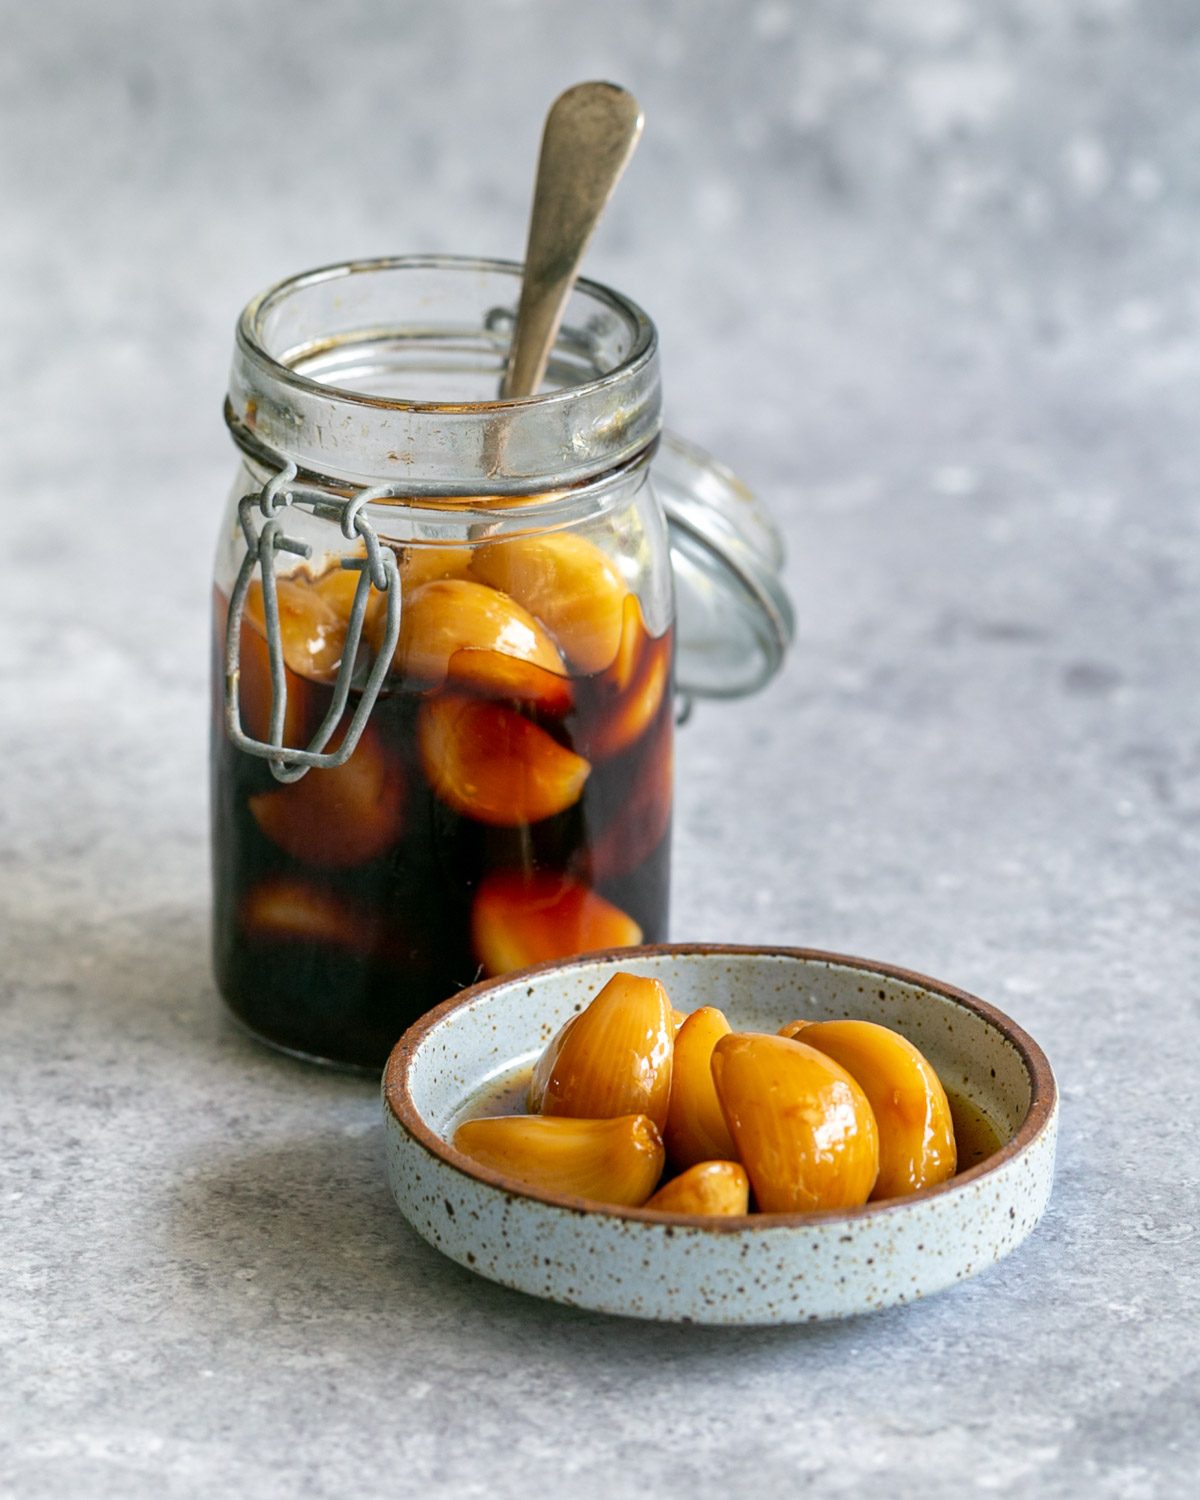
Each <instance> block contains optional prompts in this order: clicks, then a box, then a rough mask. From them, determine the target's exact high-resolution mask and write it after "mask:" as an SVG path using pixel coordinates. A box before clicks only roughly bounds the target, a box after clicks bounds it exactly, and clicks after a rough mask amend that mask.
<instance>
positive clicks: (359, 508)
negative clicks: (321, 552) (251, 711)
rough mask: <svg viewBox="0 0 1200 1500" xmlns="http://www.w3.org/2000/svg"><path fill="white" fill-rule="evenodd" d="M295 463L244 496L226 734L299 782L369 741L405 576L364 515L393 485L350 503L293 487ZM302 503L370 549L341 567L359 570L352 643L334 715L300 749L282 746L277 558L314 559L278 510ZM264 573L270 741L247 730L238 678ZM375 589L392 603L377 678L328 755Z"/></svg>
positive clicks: (375, 665) (228, 636)
mask: <svg viewBox="0 0 1200 1500" xmlns="http://www.w3.org/2000/svg"><path fill="white" fill-rule="evenodd" d="M296 473H297V470H296V465H295V464H294V463H288V464H287V465H286V467H284V468H283V469H282V470H281V471H280V472H279V473H278V474H276V475H274V476H273V477H272V478H271V479H269V480H268V481H267V483H266V484H264V485H263V487H262V489H261V490H259V491H257V492H251V493H250V494H247V495H243V496H242V498H241V499H240V500H239V501H238V523H239V524H240V526H241V528H242V533H243V535H244V536H245V538H246V556H245V558H244V559H243V560H242V565H241V568H240V569H239V570H238V576H237V581H236V582H235V584H234V586H233V593H232V594H231V595H230V597H229V615H228V620H227V624H226V631H225V729H226V733H227V734H228V735H229V738H230V740H231V741H232V742H233V744H234V745H236V746H237V748H238V749H239V750H244V751H245V752H246V754H247V755H256V756H258V757H259V759H261V760H267V761H270V763H271V774H272V775H273V776H274V777H275V779H276V780H277V781H283V782H290V781H299V780H300V778H301V777H302V776H304V775H306V774H307V772H308V771H309V770H311V769H312V768H314V767H316V768H317V769H318V770H327V769H329V768H330V767H332V766H340V765H344V764H345V762H346V761H347V760H349V759H350V757H351V755H353V754H354V750H355V747H356V746H357V744H358V742H359V739H360V738H361V736H362V732H363V729H364V727H365V725H366V722H367V718H368V716H369V715H370V712H371V710H372V708H374V706H375V700H376V699H377V698H378V696H379V689H380V687H381V686H382V684H383V679H384V677H385V676H386V675H387V670H388V667H389V665H390V664H391V660H392V653H393V652H394V651H395V649H396V642H397V641H398V640H399V638H400V602H401V599H400V596H401V590H400V575H399V571H398V569H397V566H396V556H395V553H394V552H392V550H391V549H390V548H388V547H381V546H380V544H379V538H378V537H377V536H376V535H375V528H374V527H373V526H372V525H371V523H370V521H369V520H368V519H367V517H366V515H365V514H364V507H365V506H366V505H368V504H369V503H370V502H371V501H372V500H377V499H382V498H384V497H386V496H389V495H391V494H393V493H394V491H393V490H392V489H391V488H390V487H382V486H381V487H380V489H378V490H363V491H361V492H360V493H359V494H357V495H355V496H354V498H353V499H349V500H343V499H339V498H336V497H331V496H329V495H327V494H324V493H323V492H322V491H319V490H313V489H308V488H306V487H303V486H298V485H293V483H292V481H293V480H294V479H295V478H296ZM291 505H299V506H303V507H304V508H306V509H309V510H311V511H312V513H313V515H315V516H319V517H321V518H322V519H324V520H332V521H337V522H338V524H339V525H340V526H341V529H342V535H343V536H344V537H345V538H346V540H347V541H354V540H355V538H356V537H357V538H361V540H362V542H363V545H364V547H365V548H366V556H365V557H343V558H342V559H341V566H342V567H343V568H346V569H354V570H356V571H357V572H358V574H359V579H358V584H357V586H356V588H355V590H354V602H353V604H352V605H351V607H350V619H349V623H348V624H347V626H346V642H345V646H344V649H343V651H342V660H341V663H340V665H339V667H338V673H337V677H336V678H335V679H334V684H333V701H332V703H331V704H330V705H329V711H328V713H327V714H326V715H325V717H324V719H322V721H321V724H320V726H319V727H318V729H317V731H316V733H315V734H314V735H313V737H312V740H311V741H310V742H309V744H308V745H307V746H306V747H304V748H301V747H299V746H291V745H285V744H284V743H283V727H284V718H285V714H286V711H287V674H286V671H285V670H284V659H283V636H282V634H281V632H280V628H279V599H278V595H277V592H276V588H275V554H276V552H290V553H292V554H293V555H295V556H296V557H311V556H312V547H311V546H310V545H309V543H308V542H305V541H302V540H300V539H298V538H296V537H290V536H287V535H286V534H285V533H284V530H283V523H282V521H281V520H280V519H279V512H280V511H281V510H285V509H286V508H287V507H288V506H291ZM256 510H257V511H258V512H259V513H260V514H261V516H262V517H263V525H262V528H261V530H256V529H255V525H254V520H253V512H254V511H256ZM256 568H257V569H258V570H259V571H260V572H261V574H262V593H263V618H264V621H265V625H266V632H267V651H268V655H269V659H270V664H271V715H270V721H269V728H268V733H269V735H270V738H269V740H256V739H254V738H252V737H251V736H250V735H248V734H247V733H246V731H245V730H244V729H243V728H242V716H241V707H240V704H239V701H238V700H239V680H240V677H241V667H240V662H241V645H242V623H243V619H244V615H245V607H246V595H247V593H248V591H249V588H250V584H251V581H252V579H253V577H254V573H255V569H256ZM372 585H374V586H375V588H376V589H378V590H379V592H380V593H382V594H384V595H385V597H386V599H387V617H386V621H385V623H384V631H383V640H382V642H381V644H380V647H379V650H378V651H377V652H376V653H375V659H374V661H373V662H372V664H371V670H370V673H369V674H368V676H367V680H366V682H365V683H364V684H363V687H362V692H361V695H360V697H359V702H358V705H357V707H356V708H355V710H354V713H353V715H352V717H351V719H350V722H349V724H348V725H347V726H346V732H345V734H344V735H343V736H342V738H341V740H340V741H339V743H338V746H337V749H336V750H330V751H326V750H325V746H326V745H327V744H328V743H329V741H330V739H331V738H332V736H333V734H334V732H335V730H336V729H337V727H338V725H339V724H340V723H341V722H342V715H343V714H344V713H345V710H346V703H347V700H348V699H349V697H350V687H351V682H352V679H353V676H354V669H355V663H356V661H357V659H358V648H359V644H360V642H361V639H362V627H363V620H364V618H365V616H366V610H367V598H368V595H369V594H370V592H371V586H372Z"/></svg>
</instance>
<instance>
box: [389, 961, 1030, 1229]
mask: <svg viewBox="0 0 1200 1500" xmlns="http://www.w3.org/2000/svg"><path fill="white" fill-rule="evenodd" d="M692 954H694V955H697V956H701V957H720V956H721V955H728V956H731V957H735V958H742V957H747V956H754V957H758V958H790V959H799V960H801V961H803V962H806V963H820V964H825V965H826V966H827V967H836V968H841V969H853V970H857V971H858V972H859V973H865V974H872V975H878V976H879V977H880V978H882V979H894V980H898V981H899V982H900V983H902V984H910V985H915V986H917V987H918V988H920V989H924V990H929V991H930V992H931V993H933V994H936V995H941V996H942V997H943V998H945V999H947V1000H953V1001H954V1002H955V1003H956V1004H958V1005H961V1006H962V1007H963V1008H964V1009H965V1010H969V1011H973V1012H974V1013H975V1014H976V1015H977V1016H980V1017H981V1018H982V1019H983V1020H985V1021H987V1022H988V1023H989V1024H990V1025H992V1026H994V1027H995V1028H996V1029H997V1030H998V1031H999V1032H1000V1033H1001V1035H1003V1036H1004V1038H1005V1039H1006V1040H1007V1041H1009V1042H1011V1043H1012V1045H1013V1046H1014V1047H1015V1048H1016V1049H1017V1052H1018V1053H1019V1054H1020V1057H1021V1061H1022V1062H1023V1063H1024V1064H1025V1068H1026V1071H1027V1072H1028V1074H1029V1079H1030V1085H1031V1088H1030V1099H1029V1110H1028V1113H1027V1114H1026V1116H1025V1118H1024V1120H1023V1121H1022V1122H1021V1125H1020V1128H1019V1129H1018V1130H1017V1132H1016V1134H1015V1135H1014V1136H1013V1138H1012V1139H1011V1140H1010V1141H1008V1142H1007V1143H1006V1144H1005V1145H1004V1146H1002V1147H1001V1148H1000V1150H999V1151H996V1152H993V1154H992V1155H991V1156H989V1157H986V1158H985V1159H984V1160H983V1161H981V1162H979V1163H978V1164H977V1165H976V1166H973V1167H968V1168H967V1170H966V1171H965V1172H961V1173H958V1174H956V1175H955V1176H954V1177H951V1178H949V1179H948V1180H947V1181H946V1182H943V1183H939V1184H938V1185H937V1186H936V1187H931V1188H922V1189H921V1190H920V1191H919V1192H916V1193H909V1194H907V1195H906V1196H905V1197H903V1198H887V1199H884V1200H882V1201H881V1202H879V1203H865V1204H863V1206H862V1207H861V1208H851V1209H824V1210H821V1211H819V1212H816V1213H809V1214H762V1213H758V1214H736V1215H735V1214H729V1215H709V1214H673V1213H664V1212H663V1211H662V1210H659V1209H646V1208H623V1207H620V1206H618V1205H615V1204H611V1203H601V1202H598V1201H596V1200H594V1199H590V1198H573V1197H570V1196H568V1195H567V1194H565V1193H564V1194H560V1193H547V1192H541V1191H539V1190H538V1189H537V1188H534V1187H532V1186H531V1185H530V1184H529V1183H526V1182H521V1181H520V1180H519V1179H517V1178H515V1177H506V1176H505V1175H504V1174H503V1173H502V1172H493V1171H492V1170H491V1168H490V1167H485V1166H482V1165H481V1164H480V1163H478V1162H476V1161H474V1160H472V1158H471V1157H469V1156H465V1155H464V1154H463V1153H462V1152H461V1151H456V1150H455V1149H454V1147H453V1146H452V1145H450V1144H449V1142H448V1141H445V1140H443V1139H442V1137H441V1136H439V1135H438V1134H437V1133H436V1132H435V1131H433V1130H431V1129H430V1128H429V1126H428V1125H427V1124H426V1123H425V1121H424V1119H423V1118H422V1117H421V1115H420V1113H419V1112H418V1110H417V1107H416V1105H415V1104H414V1102H413V1097H412V1092H411V1090H410V1089H409V1086H408V1073H409V1069H410V1067H411V1065H412V1061H413V1058H414V1057H415V1055H416V1052H417V1049H418V1048H419V1047H420V1045H421V1043H422V1042H423V1041H424V1039H425V1038H426V1036H427V1035H428V1034H429V1032H430V1031H432V1030H433V1028H434V1027H435V1026H437V1025H438V1024H439V1022H441V1021H443V1020H445V1018H446V1017H447V1016H448V1015H450V1014H452V1012H454V1011H456V1010H459V1009H460V1008H461V1007H463V1006H466V1005H469V1004H470V1003H471V1002H472V1001H474V1000H476V999H478V998H479V996H481V995H485V994H487V993H488V992H489V991H491V990H496V989H500V988H501V987H503V986H506V985H510V984H520V983H522V982H523V981H525V980H527V979H530V978H532V977H533V976H534V975H537V974H546V973H549V972H551V971H555V970H564V971H565V970H570V969H576V968H583V967H586V966H588V965H591V964H597V963H620V962H621V961H622V959H635V960H636V959H640V958H653V957H660V956H665V957H673V956H678V957H685V956H687V955H692ZM383 1098H384V1103H385V1105H386V1107H387V1108H388V1109H389V1110H390V1111H391V1113H392V1114H393V1116H394V1117H395V1119H396V1121H397V1123H398V1124H399V1125H400V1126H401V1127H402V1128H403V1129H404V1130H405V1131H406V1132H407V1134H408V1135H409V1136H411V1137H412V1139H413V1140H414V1141H416V1142H417V1143H418V1144H419V1145H420V1146H423V1147H424V1149H425V1150H426V1151H427V1152H428V1153H429V1154H430V1155H431V1156H434V1157H436V1158H437V1159H438V1160H439V1161H441V1162H443V1163H444V1164H445V1165H446V1166H448V1167H451V1168H453V1169H454V1170H455V1171H457V1172H461V1173H462V1174H463V1176H465V1177H472V1178H474V1179H475V1180H476V1181H477V1182H483V1183H486V1184H487V1185H488V1186H489V1187H494V1188H498V1189H499V1190H500V1191H501V1192H503V1193H506V1194H508V1195H509V1196H511V1197H513V1198H531V1199H533V1200H534V1201H535V1202H538V1203H546V1204H549V1205H550V1206H551V1207H553V1208H561V1209H565V1210H568V1211H570V1212H572V1213H585V1214H589V1215H595V1214H606V1215H608V1216H609V1217H611V1218H616V1219H635V1220H639V1221H640V1222H642V1223H645V1224H661V1225H663V1226H664V1227H665V1226H667V1225H670V1226H671V1227H672V1228H679V1227H682V1228H688V1229H702V1230H706V1231H709V1232H716V1233H720V1234H730V1233H736V1232H738V1231H740V1230H745V1229H753V1230H763V1229H789V1228H797V1227H799V1226H801V1225H804V1224H813V1223H819V1222H824V1221H825V1220H829V1219H836V1220H845V1219H863V1218H870V1217H873V1216H875V1215H877V1214H889V1213H894V1212H895V1211H896V1210H897V1209H902V1208H908V1207H910V1206H911V1205H912V1204H914V1203H921V1202H924V1201H926V1200H928V1199H931V1198H939V1197H942V1196H943V1195H944V1194H946V1193H950V1192H953V1191H954V1190H955V1189H956V1188H960V1187H965V1186H966V1185H967V1184H968V1183H972V1182H977V1181H978V1180H979V1179H980V1178H982V1177H987V1176H989V1175H990V1174H991V1173H992V1172H995V1171H997V1170H998V1169H999V1168H1000V1167H1002V1166H1004V1165H1006V1163H1008V1162H1010V1161H1012V1160H1013V1159H1014V1157H1017V1156H1019V1155H1020V1154H1021V1153H1022V1152H1023V1151H1024V1150H1025V1149H1026V1148H1027V1147H1028V1146H1030V1145H1032V1143H1033V1142H1034V1140H1036V1139H1037V1137H1038V1136H1039V1135H1040V1134H1041V1132H1042V1130H1043V1129H1044V1128H1045V1126H1046V1124H1047V1122H1048V1121H1049V1120H1050V1118H1051V1116H1052V1115H1053V1113H1054V1108H1055V1104H1056V1103H1057V1099H1058V1088H1057V1086H1056V1084H1055V1082H1054V1074H1053V1072H1052V1071H1051V1068H1050V1063H1049V1060H1048V1059H1047V1057H1046V1054H1045V1053H1044V1052H1043V1051H1042V1049H1041V1048H1040V1047H1039V1046H1038V1044H1037V1043H1036V1042H1035V1041H1034V1040H1033V1038H1032V1037H1031V1036H1030V1035H1029V1033H1028V1032H1027V1031H1025V1030H1023V1029H1022V1028H1021V1027H1020V1026H1018V1025H1017V1023H1016V1022H1015V1021H1013V1020H1012V1019H1010V1017H1008V1016H1006V1015H1005V1014H1004V1012H1003V1011H1001V1010H997V1008H996V1007H995V1006H994V1005H989V1004H988V1003H987V1001H986V1000H980V999H979V998H978V996H976V995H970V994H968V993H967V992H966V991H965V990H960V989H956V988H955V987H954V986H953V985H951V984H943V983H942V981H941V980H938V979H931V978H930V977H929V976H928V975H927V974H918V973H917V972H916V971H915V970H912V969H901V968H898V967H897V966H896V965H894V964H883V963H876V962H875V961H874V960H873V959H866V958H854V957H852V956H850V955H849V954H845V953H828V952H825V951H824V950H822V949H819V948H775V947H764V946H758V945H752V944H740V943H655V944H647V945H645V946H643V947H640V948H605V949H602V950H600V951H598V952H596V953H581V954H579V955H578V957H576V958H571V959H551V960H549V962H547V963H543V964H536V965H534V966H533V967H531V968H528V969H520V970H517V971H516V972H514V973H511V974H502V975H500V976H499V977H498V978H496V979H486V980H484V981H483V982H482V983H480V984H473V985H471V987H470V988H469V989H465V990H461V991H460V992H459V993H458V994H457V995H452V996H451V997H450V999H449V1000H443V1001H442V1003H441V1004H440V1005H438V1006H435V1007H434V1009H433V1010H431V1011H429V1012H427V1013H426V1014H425V1015H423V1016H422V1017H421V1019H420V1020H419V1021H415V1022H414V1023H413V1025H411V1026H410V1027H409V1028H408V1030H407V1031H406V1032H405V1033H404V1035H403V1036H402V1037H401V1038H400V1040H399V1041H398V1042H397V1043H396V1045H395V1047H394V1048H393V1049H392V1052H391V1055H390V1056H389V1058H388V1060H387V1064H386V1066H385V1068H384V1070H383Z"/></svg>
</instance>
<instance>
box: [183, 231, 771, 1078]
mask: <svg viewBox="0 0 1200 1500" xmlns="http://www.w3.org/2000/svg"><path fill="white" fill-rule="evenodd" d="M519 290H520V267H519V266H515V265H511V264H508V263H503V262H485V261H469V260H458V259H450V258H439V259H418V258H403V259H394V260H381V261H372V262H354V263H349V264H345V265H340V266H333V267H330V268H327V269H325V270H321V271H316V272H312V273H308V274H306V275H303V276H299V277H296V278H294V279H292V280H289V281H287V282H284V283H281V284H280V285H278V286H277V287H275V288H273V289H272V290H270V291H268V292H267V293H265V294H263V295H262V296H261V297H259V298H257V299H256V300H255V301H254V302H252V303H251V304H250V306H249V307H248V308H247V309H246V311H245V312H244V313H243V315H242V318H241V321H240V323H239V326H238V331H237V342H236V347H235V353H234V361H233V369H232V373H231V378H230V389H229V397H228V401H227V404H226V418H227V421H228V424H229V427H230V430H231V432H232V434H233V436H234V439H235V442H236V443H237V445H238V447H239V449H240V451H241V458H240V463H239V467H238V472H237V476H236V479H235V482H234V486H233V489H232V493H231V496H230V500H229V506H228V509H227V513H226V517H225V521H224V524H223V527H222V531H221V537H220V542H219V546H218V551H217V563H216V575H215V582H214V592H213V708H212V756H211V768H212V796H211V806H212V847H213V882H214V920H213V948H214V960H215V968H216V975H217V981H218V984H219V985H220V988H221V991H222V994H223V995H224V997H225V999H226V1001H227V1002H228V1004H229V1006H230V1007H231V1009H232V1010H233V1012H234V1013H235V1015H236V1016H237V1017H238V1018H239V1019H240V1020H241V1021H242V1022H243V1024H245V1025H246V1026H247V1027H248V1028H249V1029H250V1030H251V1031H253V1032H254V1033H255V1034H256V1035H258V1036H259V1037H261V1038H262V1039H264V1040H266V1041H268V1042H271V1043H273V1044H274V1045H276V1046H278V1047H282V1048H284V1049H286V1050H288V1051H291V1052H295V1053H299V1054H302V1055H305V1056H308V1057H313V1058H319V1059H322V1060H325V1061H329V1062H334V1063H340V1064H344V1065H351V1066H361V1067H368V1068H376V1067H379V1066H380V1065H382V1063H383V1062H384V1060H385V1059H386V1057H387V1055H388V1052H389V1051H390V1049H391V1047H392V1045H393V1043H394V1042H395V1040H396V1038H397V1037H398V1036H399V1034H400V1033H401V1032H402V1031H403V1030H404V1029H405V1028H406V1027H407V1026H408V1025H409V1024H410V1023H411V1022H412V1021H413V1020H415V1019H416V1018H417V1017H418V1016H419V1015H421V1014H422V1013H424V1012H425V1011H427V1010H429V1009H430V1008H431V1007H432V1006H433V1005H435V1004H437V1003H438V1002H439V1001H441V1000H444V999H446V998H447V997H448V996H450V995H452V994H453V993H455V992H456V991H457V990H458V989H460V988H462V987H463V986H465V985H467V984H469V983H471V982H472V981H473V980H475V979H477V978H478V977H480V976H481V975H482V974H499V973H504V972H507V971H508V970H511V969H514V968H519V967H523V966H525V965H526V964H531V963H536V962H538V961H540V960H543V959H549V958H557V957H562V956H566V955H568V954H572V953H576V952H582V951H588V950H591V949H597V948H609V947H614V946H621V945H625V944H632V943H638V942H657V941H661V940H663V939H665V937H666V935H667V911H668V894H669V880H670V823H671V796H672V766H673V729H674V722H675V713H676V704H675V691H674V684H675V668H676V637H677V634H678V623H679V622H681V623H682V624H683V625H684V626H685V627H689V626H690V634H691V639H692V641H693V650H692V653H691V658H690V659H691V664H692V671H691V674H690V675H691V680H687V678H686V676H685V681H684V686H685V688H687V689H689V690H691V691H697V692H705V693H709V694H729V693H733V692H741V691H746V690H748V689H749V688H750V687H753V686H756V685H757V684H758V682H760V681H762V680H765V677H766V676H769V675H770V673H771V672H772V671H773V670H774V669H775V666H776V665H777V663H778V660H779V659H780V658H781V656H782V654H783V650H784V648H785V647H786V644H787V640H788V639H789V638H790V631H791V622H790V614H789V613H788V609H787V602H786V599H785V598H784V597H783V596H782V593H781V591H780V590H779V588H778V583H777V572H778V566H779V553H778V540H777V537H776V536H775V534H774V532H773V529H772V528H771V527H770V524H769V522H766V521H765V518H763V517H762V516H761V513H760V512H758V511H757V510H756V509H755V508H754V507H753V502H752V501H751V500H750V497H749V496H747V495H746V494H745V492H744V491H741V490H740V489H739V487H738V486H737V484H736V481H734V480H733V479H732V476H730V475H728V473H727V471H724V470H722V469H721V468H720V466H719V465H715V464H713V463H712V461H711V460H708V459H707V456H706V455H703V454H701V453H700V452H699V451H698V450H694V449H689V448H687V447H686V446H685V445H682V444H680V443H678V442H677V440H674V439H667V440H665V441H664V440H663V439H662V434H661V431H660V422H661V418H660V384H659V368H658V355H657V344H656V338H655V333H654V328H653V325H652V324H651V323H650V321H649V320H648V319H647V318H646V316H645V314H644V313H642V312H641V311H640V309H638V308H637V307H635V306H634V305H633V304H632V303H630V302H629V301H627V300H626V299H625V298H623V297H620V296H619V295H617V294H616V293H614V292H612V291H609V290H608V289H606V288H604V287H601V286H599V285H596V284H594V283H589V282H580V283H579V285H578V287H577V289H576V291H575V293H574V295H573V296H572V298H571V301H570V303H569V305H568V309H567V315H566V317H565V319H564V325H563V331H562V332H561V334H560V336H559V338H558V341H557V344H556V347H555V350H554V354H553V357H552V360H551V363H550V366H549V369H548V372H547V377H546V382H545V383H544V386H543V389H542V390H541V391H540V392H539V393H538V394H537V395H536V396H533V397H529V398H526V399H523V400H516V401H505V402H501V401H499V400H497V399H496V391H497V389H498V386H499V381H500V377H501V375H502V372H503V369H504V365H505V362H506V359H507V353H508V344H509V336H510V333H511V328H512V314H513V309H514V307H515V304H516V301H517V298H518V296H519ZM652 471H653V479H652V477H651V476H652ZM664 496H665V498H664ZM747 506H749V509H747ZM677 581H678V598H679V602H680V606H681V608H680V609H679V610H678V611H677V607H676V599H677ZM685 644H686V643H685ZM687 659H688V658H687V656H686V651H685V654H684V656H683V657H682V658H681V660H683V661H686V660H687Z"/></svg>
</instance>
